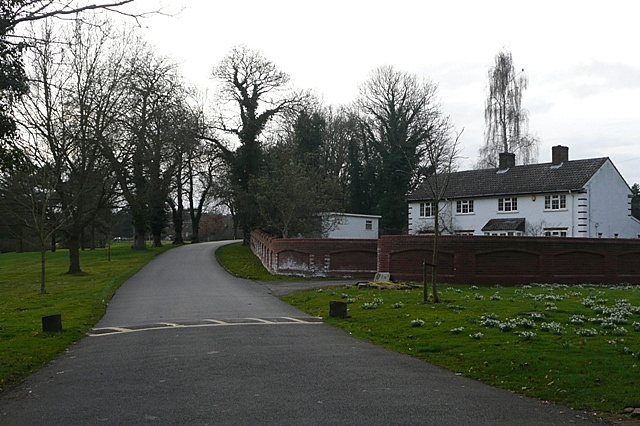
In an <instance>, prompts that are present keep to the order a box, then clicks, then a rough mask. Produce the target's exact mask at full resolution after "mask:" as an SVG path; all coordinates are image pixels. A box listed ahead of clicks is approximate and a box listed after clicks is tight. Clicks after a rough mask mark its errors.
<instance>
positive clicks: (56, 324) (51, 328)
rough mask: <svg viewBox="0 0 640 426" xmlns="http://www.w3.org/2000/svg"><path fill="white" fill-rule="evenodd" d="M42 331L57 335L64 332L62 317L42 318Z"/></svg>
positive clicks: (49, 316) (58, 315) (50, 316)
mask: <svg viewBox="0 0 640 426" xmlns="http://www.w3.org/2000/svg"><path fill="white" fill-rule="evenodd" d="M42 331H44V332H53V333H57V332H60V331H62V315H60V314H56V315H48V316H46V317H42Z"/></svg>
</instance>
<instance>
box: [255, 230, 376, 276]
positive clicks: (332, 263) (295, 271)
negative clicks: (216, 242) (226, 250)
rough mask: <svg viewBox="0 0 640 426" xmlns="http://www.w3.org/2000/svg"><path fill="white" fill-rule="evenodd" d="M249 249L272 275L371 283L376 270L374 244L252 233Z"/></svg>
mask: <svg viewBox="0 0 640 426" xmlns="http://www.w3.org/2000/svg"><path fill="white" fill-rule="evenodd" d="M251 248H252V250H253V252H254V253H255V254H256V255H257V256H258V258H260V260H261V261H262V264H263V265H264V266H265V268H267V270H268V271H269V272H271V273H273V274H280V275H300V276H320V277H336V278H344V277H353V278H367V279H372V278H373V276H374V275H375V273H376V271H377V270H378V269H377V265H378V257H377V250H378V241H377V240H371V239H369V240H364V239H321V238H274V237H272V236H270V235H269V234H266V233H264V232H260V231H255V232H253V233H252V234H251Z"/></svg>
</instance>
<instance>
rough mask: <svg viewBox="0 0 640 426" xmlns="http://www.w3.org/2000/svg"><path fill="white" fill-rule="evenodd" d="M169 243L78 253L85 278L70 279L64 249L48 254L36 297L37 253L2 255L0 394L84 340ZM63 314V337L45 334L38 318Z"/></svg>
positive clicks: (67, 259)
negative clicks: (42, 288) (119, 290)
mask: <svg viewBox="0 0 640 426" xmlns="http://www.w3.org/2000/svg"><path fill="white" fill-rule="evenodd" d="M170 247H171V245H167V246H166V247H163V248H160V249H147V250H144V251H133V250H131V249H130V245H129V244H128V243H119V244H114V245H113V246H112V248H111V260H109V259H108V251H107V249H97V250H86V251H83V252H82V253H81V254H80V261H81V266H82V269H83V271H84V272H85V273H84V274H80V275H68V274H66V271H67V269H68V267H69V252H68V250H57V251H56V252H55V253H51V252H49V253H47V269H46V273H47V293H46V294H40V253H3V254H0V347H1V349H0V391H2V390H5V389H7V388H9V387H12V386H15V385H16V384H18V383H19V382H20V380H22V379H23V378H24V377H26V376H27V375H28V374H30V373H31V372H33V371H35V370H37V369H39V368H41V367H42V366H44V365H46V364H47V363H48V362H50V361H51V360H52V359H53V358H55V357H56V355H58V354H59V353H60V352H62V351H64V350H65V349H66V348H67V347H68V346H69V345H70V344H72V343H73V342H75V341H77V340H79V339H81V338H82V337H84V335H85V332H86V331H87V330H89V329H90V328H91V327H92V326H93V325H94V324H95V323H96V322H97V321H98V320H99V319H100V318H101V317H102V315H103V314H104V312H105V309H106V306H107V303H108V302H109V300H110V299H111V297H112V296H113V294H114V292H115V291H116V289H117V288H118V287H119V286H120V284H122V283H123V282H124V281H126V280H127V279H128V278H129V277H131V276H132V275H133V274H135V273H136V272H137V271H138V270H140V268H141V267H142V266H144V265H145V264H146V263H147V262H148V261H149V260H151V259H152V258H153V257H154V256H156V255H158V254H159V253H161V252H163V251H165V250H167V249H169V248H170ZM51 314H61V315H62V328H63V331H62V332H61V333H43V332H42V317H43V316H46V315H51Z"/></svg>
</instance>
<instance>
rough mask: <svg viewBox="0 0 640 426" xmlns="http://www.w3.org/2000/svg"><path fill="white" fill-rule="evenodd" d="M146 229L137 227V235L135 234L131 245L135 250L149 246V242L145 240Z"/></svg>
mask: <svg viewBox="0 0 640 426" xmlns="http://www.w3.org/2000/svg"><path fill="white" fill-rule="evenodd" d="M145 234H146V232H145V230H144V229H142V230H141V229H138V228H135V235H134V236H133V245H132V246H131V248H132V249H134V250H144V249H146V248H147V244H146V241H145Z"/></svg>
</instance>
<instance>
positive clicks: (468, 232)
mask: <svg viewBox="0 0 640 426" xmlns="http://www.w3.org/2000/svg"><path fill="white" fill-rule="evenodd" d="M454 234H455V235H473V234H474V231H473V229H458V230H456V231H454Z"/></svg>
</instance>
